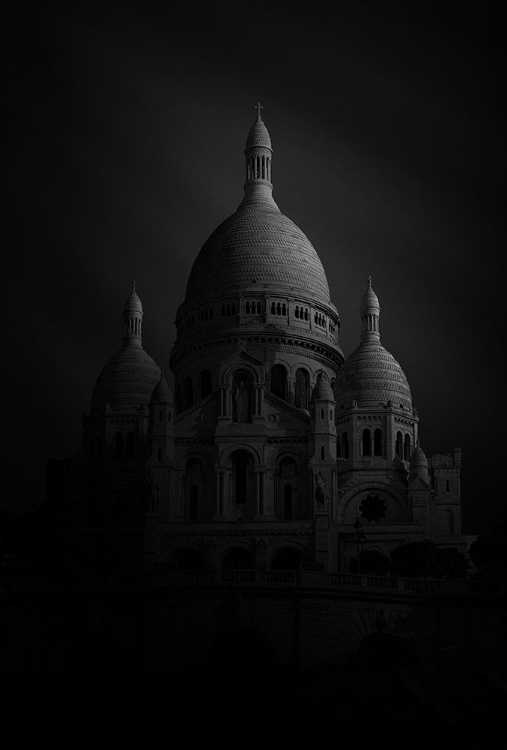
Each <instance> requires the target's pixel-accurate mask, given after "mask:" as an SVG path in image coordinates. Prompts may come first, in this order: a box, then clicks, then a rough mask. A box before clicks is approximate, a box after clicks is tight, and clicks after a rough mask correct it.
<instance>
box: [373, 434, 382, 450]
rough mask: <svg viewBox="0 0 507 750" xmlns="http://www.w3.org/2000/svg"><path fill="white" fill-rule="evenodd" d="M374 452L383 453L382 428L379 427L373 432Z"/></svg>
mask: <svg viewBox="0 0 507 750" xmlns="http://www.w3.org/2000/svg"><path fill="white" fill-rule="evenodd" d="M373 454H374V455H375V456H381V455H382V430H380V429H379V428H378V427H377V429H376V430H375V432H374V433H373Z"/></svg>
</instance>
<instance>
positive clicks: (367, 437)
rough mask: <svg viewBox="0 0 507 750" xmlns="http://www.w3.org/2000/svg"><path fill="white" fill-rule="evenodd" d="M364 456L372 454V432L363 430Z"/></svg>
mask: <svg viewBox="0 0 507 750" xmlns="http://www.w3.org/2000/svg"><path fill="white" fill-rule="evenodd" d="M363 456H371V432H370V430H368V429H366V430H363Z"/></svg>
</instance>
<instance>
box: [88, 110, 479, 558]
mask: <svg viewBox="0 0 507 750" xmlns="http://www.w3.org/2000/svg"><path fill="white" fill-rule="evenodd" d="M272 153H273V152H272V145H271V139H270V137H269V134H268V131H267V129H266V126H265V124H264V123H263V121H262V119H261V118H260V115H259V116H258V118H257V120H256V121H255V123H254V125H253V126H252V128H251V131H250V133H249V135H248V138H247V146H246V150H245V155H246V183H245V195H244V198H243V200H242V202H241V204H240V205H239V207H238V209H237V210H236V211H235V212H234V213H233V214H232V215H231V216H230V217H229V218H228V219H226V220H225V221H224V222H223V223H222V224H221V225H220V226H219V227H218V228H217V229H216V230H215V231H214V232H213V233H212V234H211V236H210V238H209V239H208V240H207V242H206V243H205V244H204V245H203V247H202V249H201V251H200V252H199V254H198V255H197V258H196V260H195V262H194V265H193V268H192V271H191V273H190V277H189V280H188V284H187V289H186V295H185V299H184V300H183V302H182V304H181V306H180V307H179V309H178V312H177V317H176V327H177V339H176V343H175V345H174V347H173V350H172V352H171V357H170V364H171V369H172V371H173V374H174V383H175V393H174V396H175V397H174V398H173V394H172V391H171V389H170V388H169V386H168V385H167V382H166V380H165V378H164V375H163V374H162V373H161V371H160V369H159V367H158V366H157V365H156V364H155V363H154V362H153V360H152V359H151V358H150V357H149V355H148V354H146V352H144V350H143V348H142V338H141V322H142V315H143V310H142V305H141V301H140V299H139V297H138V295H137V292H136V290H135V286H134V288H133V290H132V293H131V295H130V297H129V299H128V300H127V304H126V306H125V310H124V321H125V331H124V341H123V346H122V348H121V349H120V351H119V352H118V354H117V355H115V356H114V357H113V358H112V359H111V361H110V362H109V363H108V364H107V365H106V367H105V368H104V370H103V372H102V373H101V375H100V376H99V379H98V381H97V384H96V386H95V389H94V392H93V395H92V402H91V408H90V413H89V415H86V416H85V418H84V421H83V428H84V447H85V450H84V455H83V456H82V457H80V459H79V461H77V462H75V465H74V476H75V477H77V478H79V477H80V476H81V477H82V478H83V477H84V480H83V481H81V483H80V482H79V481H76V487H80V488H81V489H77V490H76V494H77V495H79V494H80V493H81V497H82V499H83V500H84V501H85V503H87V507H88V511H89V514H90V516H91V515H93V514H95V515H96V516H98V517H100V518H103V519H106V521H107V519H109V521H111V519H112V523H113V525H114V524H115V523H116V525H117V526H118V523H119V524H120V525H121V528H122V538H123V539H124V540H125V539H130V542H129V543H128V544H127V547H129V544H130V551H129V550H127V551H126V552H125V554H126V555H127V557H129V555H130V556H131V557H130V558H129V559H131V560H133V559H134V558H133V557H132V555H134V557H135V556H136V554H137V553H136V552H135V548H136V545H139V549H141V546H142V547H143V552H142V556H143V567H144V569H145V570H147V571H150V570H156V569H163V568H171V567H174V568H179V569H188V568H190V569H196V568H199V569H208V570H211V569H220V568H231V567H232V568H234V567H241V568H242V569H251V570H270V569H278V570H280V569H287V570H293V569H294V570H295V569H299V568H300V567H301V564H303V563H305V564H307V565H308V564H316V565H317V566H318V567H319V568H320V569H322V570H324V571H329V572H345V571H348V570H350V568H351V561H352V559H353V558H354V559H355V558H357V556H358V553H359V552H361V551H362V550H369V549H371V550H376V551H378V552H379V553H381V554H383V555H388V554H389V552H390V551H391V550H392V549H393V548H394V547H396V546H398V545H399V544H401V543H404V542H407V541H413V540H422V539H434V540H436V542H437V543H439V544H445V545H452V546H458V547H461V548H464V547H465V543H464V538H463V537H462V536H461V528H460V491H459V477H460V465H461V454H460V450H459V449H455V451H454V455H453V456H449V455H438V456H434V457H432V458H431V459H430V460H428V459H427V458H426V456H425V455H424V453H423V451H422V448H421V446H420V445H419V440H418V430H419V415H418V413H417V410H416V409H415V408H413V405H412V397H411V392H410V387H409V384H408V382H407V379H406V377H405V375H404V373H403V371H402V369H401V366H400V365H399V364H398V362H397V361H396V360H395V359H394V357H393V356H392V355H391V354H390V353H389V352H387V351H386V350H385V349H384V347H383V346H382V345H381V343H380V304H379V300H378V297H377V295H376V294H375V292H374V291H373V287H372V283H371V279H368V283H367V289H366V292H365V294H364V295H363V298H362V300H361V305H360V315H361V320H362V333H361V340H360V343H359V346H358V348H357V349H356V350H355V351H354V352H352V353H351V354H350V356H349V357H348V358H347V359H345V357H344V354H343V352H342V350H341V348H340V338H339V330H340V318H339V314H338V310H337V309H336V307H335V306H334V304H333V303H332V301H331V299H330V294H329V286H328V282H327V278H326V274H325V271H324V269H323V267H322V264H321V262H320V259H319V257H318V255H317V252H316V251H315V249H314V247H313V246H312V244H311V242H310V241H309V240H308V238H307V237H306V236H305V235H304V234H303V232H302V231H301V230H300V229H299V228H298V227H297V226H296V225H295V224H294V223H293V222H292V221H291V220H290V219H288V218H287V217H286V216H284V215H283V214H282V213H281V212H280V210H279V208H278V206H277V204H276V203H275V201H274V200H273V196H272V184H271V162H272ZM83 487H85V489H84V490H83ZM107 523H108V522H105V525H106V526H107ZM98 525H99V526H100V523H99V524H98ZM129 535H130V536H129ZM142 536H144V541H143V543H142V545H141V541H140V540H141V537H142ZM133 550H134V551H133ZM136 559H138V560H139V558H136ZM365 572H366V571H365Z"/></svg>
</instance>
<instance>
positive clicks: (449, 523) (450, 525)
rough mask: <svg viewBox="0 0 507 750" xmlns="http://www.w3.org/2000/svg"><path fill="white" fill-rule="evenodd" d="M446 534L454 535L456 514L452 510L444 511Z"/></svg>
mask: <svg viewBox="0 0 507 750" xmlns="http://www.w3.org/2000/svg"><path fill="white" fill-rule="evenodd" d="M444 534H446V535H451V534H454V513H453V512H452V510H444Z"/></svg>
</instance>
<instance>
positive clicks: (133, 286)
mask: <svg viewBox="0 0 507 750" xmlns="http://www.w3.org/2000/svg"><path fill="white" fill-rule="evenodd" d="M132 291H133V292H135V291H136V280H135V279H134V280H133V281H132Z"/></svg>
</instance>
